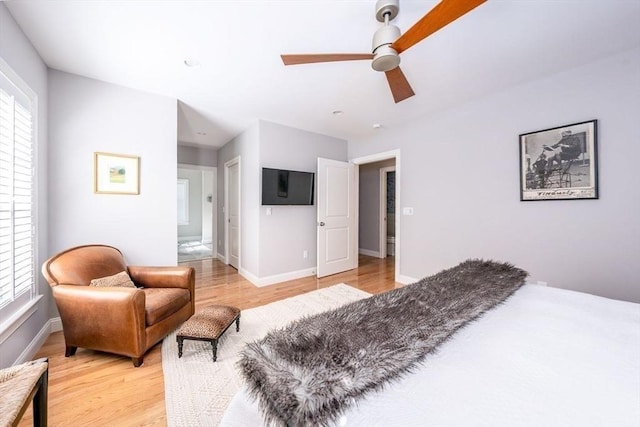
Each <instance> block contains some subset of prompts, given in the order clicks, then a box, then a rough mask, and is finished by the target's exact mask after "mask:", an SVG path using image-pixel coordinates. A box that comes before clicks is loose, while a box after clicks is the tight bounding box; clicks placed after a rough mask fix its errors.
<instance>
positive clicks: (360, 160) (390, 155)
mask: <svg viewBox="0 0 640 427" xmlns="http://www.w3.org/2000/svg"><path fill="white" fill-rule="evenodd" d="M389 159H396V212H395V213H396V249H395V251H396V255H395V265H394V275H395V278H394V279H395V281H396V282H398V283H403V282H402V281H401V280H400V278H401V276H400V259H401V254H402V250H401V245H400V229H401V225H402V221H401V216H400V214H399V210H400V206H402V205H401V204H400V197H401V192H400V177H401V171H402V169H401V167H400V150H399V149H397V150H390V151H384V152H381V153H376V154H370V155H368V156H362V157H356V158H353V159H351V160H350V161H351V162H352V163H354V164H355V165H356V171H355V174H356V179H357V178H358V176H359V169H360V165H366V164H368V163H376V162H379V161H382V160H389ZM354 197H355V198H356V218H357V217H358V216H359V215H360V212H359V210H358V205H359V203H358V202H359V201H360V190H359V184H358V182H356V188H355V196H354ZM359 232H360V231H359V229H358V226H357V221H356V239H357V240H356V241H358V240H359V235H358V233H359Z"/></svg>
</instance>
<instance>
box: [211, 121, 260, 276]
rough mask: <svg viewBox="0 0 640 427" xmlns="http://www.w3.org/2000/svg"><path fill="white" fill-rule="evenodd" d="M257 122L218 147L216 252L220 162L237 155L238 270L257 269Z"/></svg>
mask: <svg viewBox="0 0 640 427" xmlns="http://www.w3.org/2000/svg"><path fill="white" fill-rule="evenodd" d="M259 150H260V147H259V141H258V125H257V123H256V125H254V126H252V127H250V128H249V129H247V130H246V131H245V132H243V133H242V134H240V135H238V136H237V137H235V138H234V139H232V140H231V141H229V142H228V143H227V144H225V145H224V146H223V147H222V148H221V149H220V150H218V200H219V203H218V233H217V234H218V253H219V254H222V255H224V253H225V246H224V238H225V237H224V236H225V234H224V232H225V229H224V227H225V223H224V211H223V209H224V186H225V182H224V164H225V163H226V162H228V161H229V160H231V159H233V158H235V157H240V187H241V188H240V204H241V213H240V222H241V232H240V272H241V273H245V274H248V275H255V274H257V272H258V229H259V223H258V213H259V212H258V205H257V203H256V200H257V199H258V189H257V185H256V183H257V182H258V179H259V175H258V174H259V168H258V157H259Z"/></svg>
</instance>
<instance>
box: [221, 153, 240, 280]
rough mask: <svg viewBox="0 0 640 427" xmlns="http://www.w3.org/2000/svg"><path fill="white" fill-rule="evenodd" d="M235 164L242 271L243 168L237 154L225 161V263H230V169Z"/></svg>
mask: <svg viewBox="0 0 640 427" xmlns="http://www.w3.org/2000/svg"><path fill="white" fill-rule="evenodd" d="M235 164H238V216H239V218H238V223H239V226H238V228H239V229H240V232H239V233H240V235H239V236H238V272H240V270H241V267H242V256H241V255H242V252H241V251H242V248H241V245H242V238H241V236H242V210H241V206H242V199H241V193H242V191H241V188H242V176H241V173H242V169H241V165H240V156H236V157H234V158H233V159H231V160H228V161H226V162H225V163H224V206H223V210H224V260H225V264H227V265H229V257H230V255H229V169H230V168H231V167H232V166H233V165H235Z"/></svg>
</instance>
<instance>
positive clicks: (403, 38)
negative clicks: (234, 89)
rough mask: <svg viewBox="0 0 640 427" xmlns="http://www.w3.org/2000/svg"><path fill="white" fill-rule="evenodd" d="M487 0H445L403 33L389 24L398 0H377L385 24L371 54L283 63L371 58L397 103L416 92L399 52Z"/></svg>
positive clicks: (378, 13) (319, 56) (290, 58)
mask: <svg viewBox="0 0 640 427" xmlns="http://www.w3.org/2000/svg"><path fill="white" fill-rule="evenodd" d="M485 1H486V0H442V1H441V2H440V3H438V4H437V5H436V6H435V7H434V8H433V9H431V10H430V11H429V12H427V14H426V15H424V16H423V17H422V18H421V19H420V20H419V21H418V22H416V23H415V24H414V25H413V26H412V27H411V28H409V29H408V30H407V31H406V32H405V33H404V34H402V35H400V29H399V28H398V27H396V26H395V25H393V24H390V23H389V21H391V20H393V19H394V18H395V17H396V16H397V15H398V10H399V0H378V1H377V2H376V19H377V20H378V21H380V22H382V23H384V26H382V27H380V28H379V29H378V30H377V31H376V32H375V34H374V35H373V49H372V52H371V53H319V54H314V53H311V54H300V55H280V57H281V58H282V62H284V65H297V64H310V63H314V62H333V61H355V60H361V59H371V60H372V62H371V67H373V69H374V70H376V71H382V72H384V73H385V75H386V76H387V81H388V82H389V87H390V88H391V94H392V95H393V99H394V101H395V102H396V103H398V102H400V101H404V100H405V99H407V98H410V97H412V96H413V95H415V93H414V92H413V89H411V85H409V82H408V81H407V78H406V77H405V76H404V73H403V72H402V70H401V69H400V67H399V65H400V56H399V54H400V53H402V52H404V51H405V50H407V49H409V48H410V47H411V46H413V45H415V44H417V43H418V42H420V41H421V40H423V39H424V38H426V37H427V36H429V35H431V34H433V33H435V32H436V31H438V30H439V29H441V28H442V27H444V26H446V25H448V24H450V23H451V22H453V21H455V20H456V19H458V18H460V17H461V16H462V15H464V14H466V13H467V12H469V11H471V10H473V9H475V8H476V7H478V6H480V5H481V4H482V3H484V2H485Z"/></svg>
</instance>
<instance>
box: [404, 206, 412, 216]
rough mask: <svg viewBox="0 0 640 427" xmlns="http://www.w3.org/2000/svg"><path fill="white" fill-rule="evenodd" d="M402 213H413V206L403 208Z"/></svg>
mask: <svg viewBox="0 0 640 427" xmlns="http://www.w3.org/2000/svg"><path fill="white" fill-rule="evenodd" d="M402 215H413V208H402Z"/></svg>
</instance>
